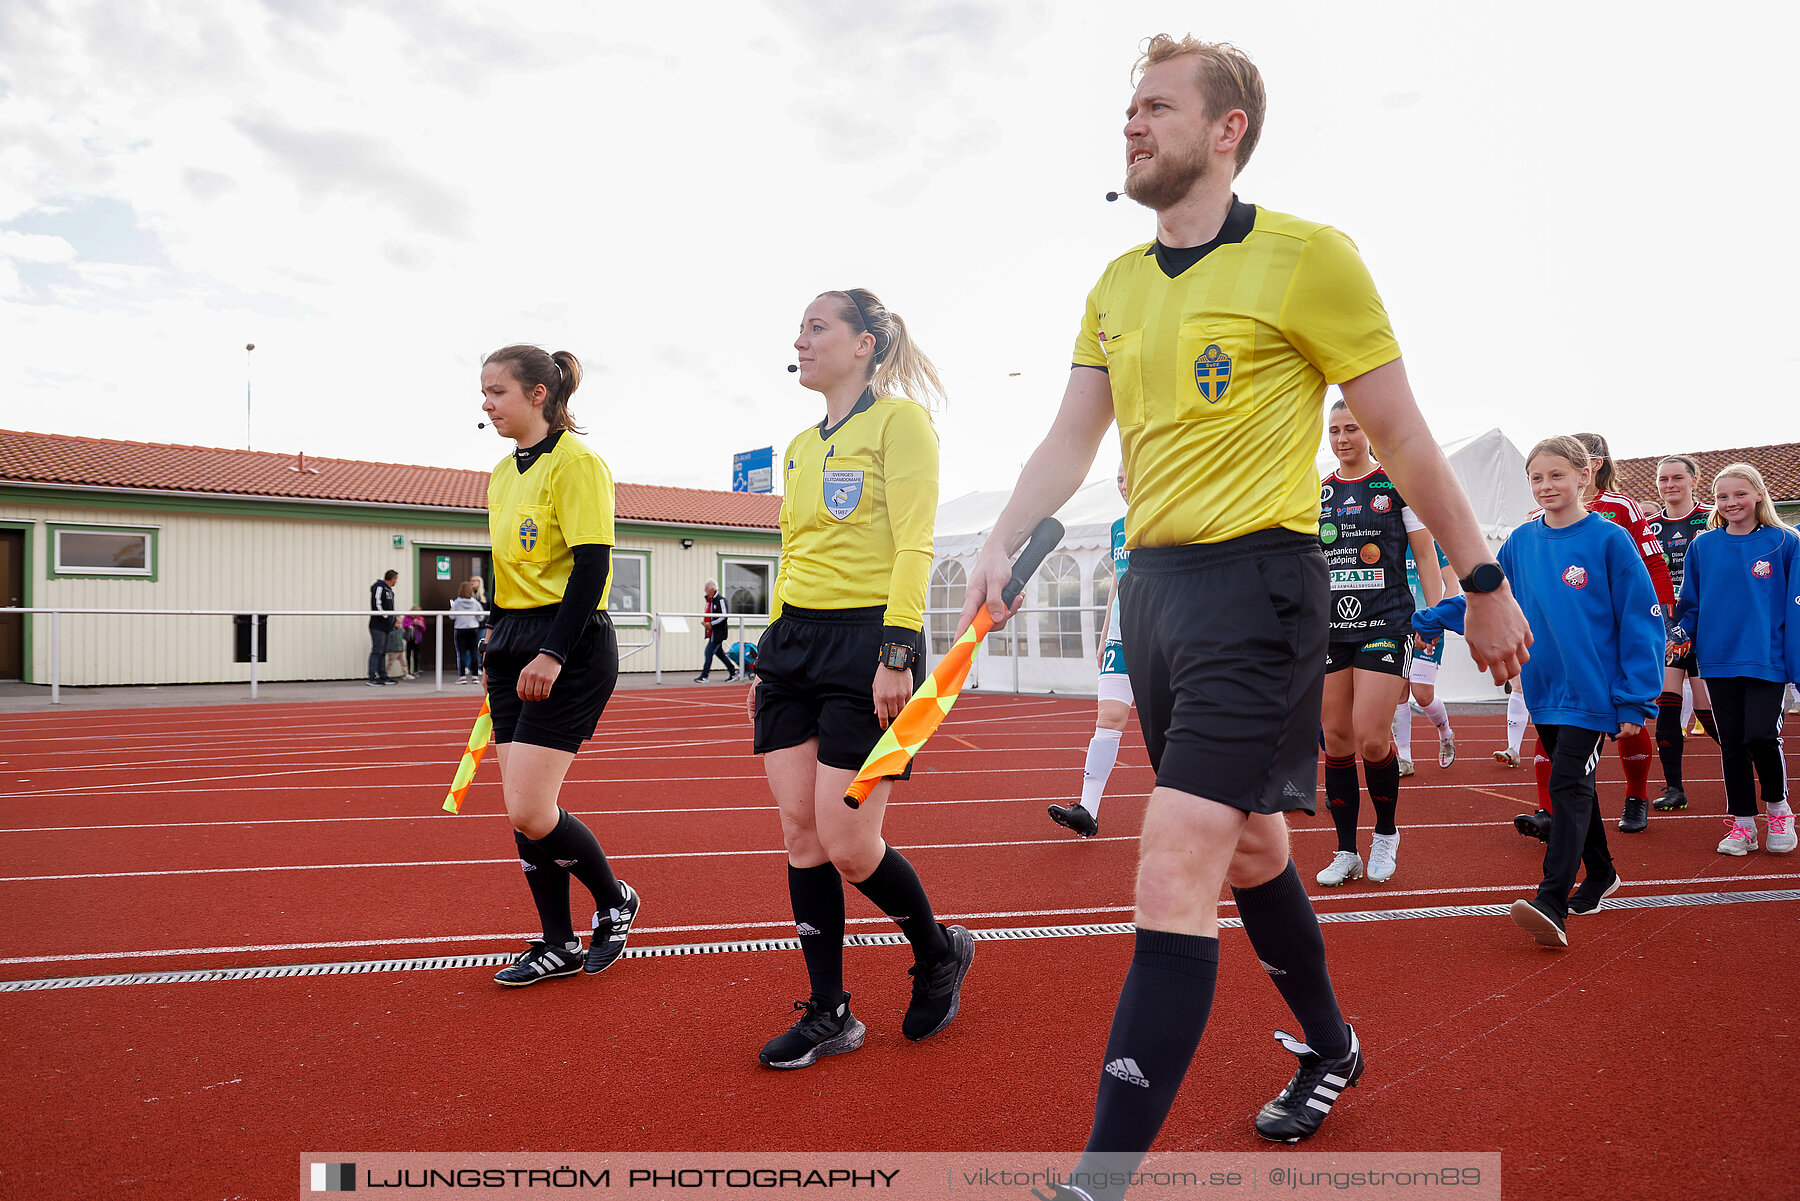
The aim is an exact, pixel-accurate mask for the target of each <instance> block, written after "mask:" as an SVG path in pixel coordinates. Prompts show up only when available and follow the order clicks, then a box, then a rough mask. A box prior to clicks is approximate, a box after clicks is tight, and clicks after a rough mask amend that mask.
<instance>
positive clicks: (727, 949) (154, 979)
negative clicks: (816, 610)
mask: <svg viewBox="0 0 1800 1201" xmlns="http://www.w3.org/2000/svg"><path fill="white" fill-rule="evenodd" d="M1782 901H1800V890H1788V891H1783V892H1755V893H1695V894H1674V895H1667V896H1659V897H1627V898H1625V899H1623V900H1622V901H1619V902H1617V903H1616V904H1615V907H1616V908H1618V909H1651V908H1655V909H1662V908H1670V907H1675V906H1702V905H1742V904H1757V903H1767V902H1782ZM1506 912H1507V907H1506V906H1504V905H1459V906H1452V907H1433V908H1429V909H1387V910H1359V911H1356V912H1352V913H1331V914H1321V915H1320V916H1319V920H1320V921H1321V922H1323V923H1326V924H1339V923H1365V922H1392V921H1410V920H1421V919H1424V920H1429V919H1435V918H1444V917H1500V916H1503V915H1504V914H1505V913H1506ZM1242 924H1243V923H1242V922H1241V921H1240V920H1239V919H1237V918H1222V919H1220V921H1219V926H1220V927H1221V928H1222V929H1234V928H1237V927H1240V926H1242ZM1666 924H1667V923H1666ZM1666 924H1665V925H1666ZM1135 930H1136V927H1135V926H1133V925H1132V924H1131V923H1130V922H1107V923H1103V924H1098V925H1081V926H1023V927H1013V928H1010V929H994V928H987V929H976V930H971V931H970V934H971V935H973V936H974V937H975V938H976V939H979V940H982V941H1013V940H1019V939H1039V938H1079V937H1087V936H1093V935H1105V934H1130V933H1133V932H1135ZM905 941H906V938H905V936H904V935H902V934H897V933H874V934H856V935H851V936H849V937H848V938H846V939H845V945H846V946H858V947H866V946H895V945H899V944H902V943H904V942H905ZM1643 941H1647V940H1640V942H1639V943H1638V944H1634V945H1633V947H1632V948H1628V950H1629V949H1635V948H1636V946H1637V945H1641V944H1642V942H1643ZM799 945H800V940H799V939H797V938H761V939H750V940H744V941H737V942H709V943H685V944H683V943H676V944H670V943H663V944H659V945H656V946H639V947H631V948H628V949H627V950H626V951H625V953H624V955H623V958H626V959H660V958H665V957H671V956H685V955H710V954H722V953H727V954H728V953H731V952H755V951H792V950H795V949H797V948H798V947H799ZM1624 953H1625V952H1621V953H1620V955H1623V954H1624ZM1619 957H1620V956H1618V955H1615V956H1614V957H1613V958H1614V959H1615V960H1616V959H1617V958H1619ZM512 959H513V954H512V952H510V951H508V952H502V953H498V954H468V955H449V956H436V957H434V958H430V959H387V960H372V961H370V960H365V961H362V962H352V963H302V964H283V965H279V966H273V965H272V966H268V967H248V968H210V969H201V970H197V971H163V972H136V973H120V974H111V975H104V976H68V977H61V978H51V979H36V980H7V981H0V992H43V991H51V990H59V989H68V988H96V987H108V986H115V985H129V984H201V983H214V982H219V981H225V980H261V979H270V978H274V977H295V976H299V977H311V976H339V975H359V974H365V973H370V972H396V971H442V970H447V969H458V968H470V967H498V966H501V965H503V964H506V963H510V962H511V961H512ZM1608 962H1609V963H1610V962H1612V961H1611V960H1609V961H1608ZM1534 974H1538V973H1534ZM1590 974H1591V973H1590ZM1569 987H1573V985H1572V984H1571V985H1567V986H1565V988H1564V989H1561V990H1558V992H1559V993H1560V992H1563V991H1567V988H1569ZM1546 999H1548V998H1546ZM1542 1003H1543V1002H1539V1004H1542ZM1508 1020H1509V1021H1511V1020H1515V1019H1508ZM1501 1024H1502V1025H1505V1024H1506V1023H1501ZM1496 1028H1498V1027H1496ZM1465 1045H1466V1044H1465ZM1457 1049H1458V1050H1460V1049H1461V1048H1457ZM1452 1053H1454V1052H1452Z"/></svg>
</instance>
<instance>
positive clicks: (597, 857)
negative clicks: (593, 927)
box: [532, 808, 625, 913]
mask: <svg viewBox="0 0 1800 1201" xmlns="http://www.w3.org/2000/svg"><path fill="white" fill-rule="evenodd" d="M556 812H557V814H558V816H557V819H556V828H555V829H554V830H552V831H550V833H548V834H546V835H544V836H543V837H542V838H540V839H537V840H536V841H535V842H533V843H532V846H533V847H535V848H536V849H537V850H539V851H540V852H542V853H543V854H546V855H548V856H550V858H551V859H553V860H555V862H556V863H558V864H559V865H561V866H562V867H566V868H568V869H569V874H570V875H571V876H574V877H575V878H576V879H577V880H580V881H581V883H582V886H583V887H584V888H586V889H587V890H588V891H589V892H591V893H593V894H594V907H595V908H596V909H611V908H612V907H613V906H615V905H617V904H618V903H619V902H621V901H623V900H624V899H625V890H624V889H622V888H620V887H619V881H618V880H617V879H616V878H615V877H614V876H613V872H612V864H610V863H608V862H607V861H606V852H605V851H602V850H601V849H600V843H599V840H597V839H596V838H595V837H594V832H593V831H592V830H590V829H588V828H587V827H586V826H584V825H582V824H581V820H580V819H579V818H576V817H574V816H572V815H571V814H570V813H569V811H568V810H567V809H560V808H559V809H558V810H557V811H556ZM563 887H564V888H565V889H566V888H567V887H568V886H567V885H566V884H565V885H564V886H563ZM563 908H564V912H565V913H566V912H567V911H568V905H567V902H565V903H564V907H563Z"/></svg>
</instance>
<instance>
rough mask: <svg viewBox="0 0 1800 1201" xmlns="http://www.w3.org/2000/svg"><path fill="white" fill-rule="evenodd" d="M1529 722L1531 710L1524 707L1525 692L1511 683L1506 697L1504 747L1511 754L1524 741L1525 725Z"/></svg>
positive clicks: (1517, 750)
mask: <svg viewBox="0 0 1800 1201" xmlns="http://www.w3.org/2000/svg"><path fill="white" fill-rule="evenodd" d="M1530 724H1531V710H1530V709H1527V708H1526V707H1525V694H1524V693H1522V692H1520V691H1519V686H1518V685H1517V684H1514V685H1513V691H1512V695H1511V696H1509V697H1507V698H1506V748H1507V749H1508V750H1510V751H1511V752H1512V753H1513V754H1515V755H1517V754H1518V753H1519V744H1520V743H1522V742H1524V741H1525V727H1526V726H1528V725H1530Z"/></svg>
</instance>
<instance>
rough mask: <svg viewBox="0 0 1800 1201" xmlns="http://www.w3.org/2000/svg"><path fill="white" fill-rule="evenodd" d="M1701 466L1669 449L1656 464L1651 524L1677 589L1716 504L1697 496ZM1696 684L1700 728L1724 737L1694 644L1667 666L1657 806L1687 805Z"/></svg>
mask: <svg viewBox="0 0 1800 1201" xmlns="http://www.w3.org/2000/svg"><path fill="white" fill-rule="evenodd" d="M1699 474H1700V471H1699V467H1698V465H1697V464H1696V463H1695V462H1694V460H1692V459H1690V458H1688V457H1687V456H1686V455H1669V456H1668V457H1667V458H1665V459H1663V461H1662V462H1660V463H1658V464H1657V465H1656V494H1657V495H1658V496H1659V497H1661V498H1662V502H1663V507H1662V511H1661V512H1657V513H1652V514H1650V516H1649V517H1648V518H1647V519H1646V521H1645V524H1646V526H1647V527H1648V528H1649V530H1650V533H1651V534H1653V535H1654V536H1655V537H1656V538H1657V540H1658V541H1660V542H1661V543H1662V547H1663V555H1664V557H1666V558H1667V559H1668V561H1669V578H1670V581H1671V582H1672V583H1673V584H1674V586H1675V591H1676V593H1677V594H1679V593H1680V592H1681V568H1682V564H1684V563H1685V562H1686V561H1687V548H1688V543H1690V542H1692V541H1693V540H1694V539H1695V538H1696V537H1697V536H1698V535H1699V534H1700V533H1701V531H1703V530H1705V529H1706V522H1707V519H1708V518H1709V517H1711V516H1712V506H1711V505H1703V504H1701V503H1699V502H1698V501H1697V500H1695V499H1694V484H1695V481H1696V479H1697V477H1698V476H1699ZM1684 680H1685V681H1686V682H1687V685H1688V687H1690V688H1691V689H1692V690H1693V696H1694V716H1695V717H1697V718H1699V719H1700V728H1701V729H1703V730H1705V731H1706V732H1707V734H1708V735H1709V736H1711V738H1712V740H1713V741H1714V742H1717V741H1718V740H1719V728H1718V726H1716V725H1714V724H1713V712H1712V698H1711V697H1710V696H1708V695H1707V692H1706V685H1705V684H1704V683H1702V682H1701V679H1700V665H1699V664H1698V663H1697V662H1696V661H1695V659H1694V652H1693V649H1692V648H1691V647H1690V648H1689V650H1688V652H1687V654H1685V655H1682V656H1681V657H1680V658H1678V659H1671V660H1669V661H1668V663H1667V665H1666V666H1665V667H1664V668H1663V690H1662V695H1661V696H1659V697H1657V698H1656V753H1657V756H1658V757H1659V758H1660V759H1661V760H1662V768H1663V792H1662V795H1661V796H1659V797H1657V798H1656V799H1655V800H1654V801H1652V802H1650V803H1651V805H1652V806H1653V807H1655V808H1656V809H1658V810H1661V811H1663V812H1665V813H1666V812H1668V811H1670V810H1673V809H1686V808H1687V793H1685V792H1683V791H1682V788H1681V751H1682V743H1683V742H1684V741H1685V733H1684V729H1683V728H1684V727H1685V726H1686V725H1687V723H1686V722H1685V721H1683V720H1682V698H1681V689H1682V682H1683V681H1684Z"/></svg>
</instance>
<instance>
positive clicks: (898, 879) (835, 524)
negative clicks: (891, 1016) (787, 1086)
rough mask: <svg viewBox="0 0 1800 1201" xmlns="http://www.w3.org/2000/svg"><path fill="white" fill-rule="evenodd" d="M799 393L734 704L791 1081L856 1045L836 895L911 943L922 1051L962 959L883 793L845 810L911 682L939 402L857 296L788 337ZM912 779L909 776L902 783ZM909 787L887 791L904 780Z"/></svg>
mask: <svg viewBox="0 0 1800 1201" xmlns="http://www.w3.org/2000/svg"><path fill="white" fill-rule="evenodd" d="M794 349H795V351H797V352H798V356H797V357H798V367H799V372H800V383H801V384H802V385H803V386H804V387H807V388H811V389H812V390H813V391H815V392H818V393H821V394H823V396H824V397H825V416H824V419H823V420H821V421H820V422H819V424H817V425H815V426H809V427H808V428H807V429H806V430H804V431H803V432H802V433H801V434H799V435H798V436H797V437H796V438H795V439H794V440H793V441H792V442H791V443H789V445H788V448H787V453H786V455H785V462H786V467H785V472H786V474H785V477H784V478H785V480H786V487H785V488H784V489H783V499H782V505H781V568H780V570H779V572H778V573H777V575H776V577H775V594H774V598H773V599H772V601H771V602H770V605H769V609H770V616H771V622H770V625H769V628H768V629H767V630H766V631H764V633H763V636H762V640H761V642H760V643H759V644H758V647H757V656H756V674H757V683H756V685H755V687H753V688H752V689H751V690H750V700H749V708H750V716H751V720H752V721H753V722H754V723H755V727H756V742H755V747H756V753H757V754H759V755H761V756H763V767H764V770H765V771H766V772H767V774H768V777H769V790H770V791H771V792H772V793H774V795H775V803H776V805H777V806H778V807H779V808H780V810H781V831H782V836H783V838H784V839H785V841H786V844H787V856H788V869H787V875H788V896H789V898H790V899H791V900H792V902H793V906H794V925H795V928H796V929H797V930H798V932H799V935H800V952H801V954H802V955H803V956H804V957H805V959H806V974H807V977H808V980H809V982H810V984H811V990H812V995H811V996H810V997H809V998H808V999H807V1000H805V1001H803V1002H797V1003H796V1004H795V1006H794V1008H795V1009H797V1010H800V1011H801V1017H800V1019H799V1021H797V1022H795V1023H794V1025H793V1027H792V1028H791V1029H790V1030H788V1031H787V1033H785V1034H782V1035H780V1036H779V1037H777V1038H775V1039H773V1040H772V1041H770V1042H769V1044H768V1045H767V1046H765V1047H763V1049H762V1052H761V1054H760V1056H759V1058H760V1059H761V1061H762V1062H763V1063H764V1064H765V1065H766V1066H768V1067H772V1068H804V1067H808V1066H810V1065H811V1064H813V1063H814V1062H815V1061H817V1060H818V1059H819V1058H820V1057H821V1056H825V1055H840V1054H843V1053H844V1052H846V1051H854V1050H856V1049H857V1048H858V1047H860V1046H862V1042H863V1035H864V1027H863V1024H862V1023H861V1022H860V1021H858V1020H857V1019H856V1018H855V1017H854V1016H853V1015H852V1014H851V1012H850V994H849V993H847V992H845V991H844V881H845V880H849V881H850V882H851V883H852V884H854V885H855V886H856V887H857V888H858V889H860V890H861V891H862V894H863V895H864V896H866V897H868V898H869V900H871V901H873V902H874V903H875V905H876V906H877V907H879V908H880V910H881V911H882V912H883V913H885V914H887V915H888V916H889V917H891V918H893V919H894V921H895V922H896V923H898V925H899V926H900V929H901V932H902V933H904V934H905V935H906V938H907V941H908V942H910V943H911V944H912V950H913V960H914V962H913V966H912V967H911V968H910V969H908V972H909V974H910V975H911V976H912V978H913V983H912V1002H911V1004H909V1005H908V1006H907V1009H906V1017H905V1019H904V1020H903V1021H902V1022H901V1026H900V1029H901V1032H902V1033H903V1034H905V1035H906V1037H907V1038H909V1039H912V1040H914V1041H917V1040H919V1039H923V1038H929V1037H930V1036H931V1035H933V1034H936V1033H937V1032H938V1031H940V1030H942V1029H943V1028H944V1027H945V1026H948V1025H949V1024H950V1020H951V1019H952V1018H954V1017H955V1016H956V1011H957V1007H958V1005H959V1003H960V1000H961V994H962V982H963V976H964V975H965V974H966V973H967V972H968V970H969V961H970V958H971V957H972V956H973V955H974V952H975V943H974V940H973V939H972V938H971V937H970V935H969V932H968V931H967V930H965V929H963V928H962V927H961V926H951V927H950V928H949V929H945V928H944V927H943V926H942V925H941V924H940V923H939V922H938V921H937V919H936V918H935V917H934V916H933V914H932V909H931V901H930V900H929V899H928V898H927V897H926V895H925V889H924V886H923V885H921V884H920V883H919V877H918V874H917V873H915V872H914V871H913V869H912V865H911V864H910V863H908V862H907V861H906V859H905V857H903V856H902V855H901V854H900V852H898V851H896V850H895V849H894V848H893V847H890V846H888V845H887V844H886V843H885V842H883V841H882V837H881V819H882V815H883V813H884V812H885V810H886V808H887V798H888V791H889V787H890V785H889V782H888V781H885V780H884V781H882V782H881V783H880V784H878V785H876V787H875V789H874V791H873V792H871V793H870V794H869V797H868V799H867V800H865V801H864V802H863V803H862V807H861V808H859V809H852V808H850V807H849V806H848V805H846V804H845V803H844V790H845V789H846V788H847V787H848V786H849V784H850V781H851V780H852V779H854V778H855V776H856V773H857V771H858V770H859V769H861V767H862V765H863V761H864V760H865V759H866V758H867V757H868V754H869V752H870V751H871V750H872V749H874V746H875V743H876V742H877V741H879V740H880V738H881V732H882V730H884V729H885V728H886V727H887V725H888V723H889V722H891V721H893V719H894V718H895V716H897V715H898V714H899V712H900V710H901V709H902V708H903V707H905V705H906V702H907V699H908V698H909V697H910V696H911V695H912V693H913V690H914V688H915V687H917V685H918V684H919V683H920V682H921V681H922V680H923V678H924V674H925V665H924V663H923V662H922V661H921V654H922V652H923V649H924V637H923V635H922V633H921V627H922V626H923V624H924V607H925V587H926V581H927V579H928V577H929V573H930V571H931V530H932V525H933V522H934V521H935V519H936V516H937V495H938V447H937V434H936V431H934V430H933V429H932V425H931V416H930V414H928V413H927V412H926V411H925V408H924V407H923V406H922V405H921V404H919V403H918V402H917V401H916V400H911V399H907V398H908V397H909V396H913V397H919V396H932V395H938V396H941V395H942V387H941V386H940V385H939V383H938V378H937V371H936V369H935V368H933V367H932V365H931V361H930V360H929V359H927V358H926V357H925V356H924V354H922V353H921V352H920V351H919V350H918V348H917V347H915V346H914V345H913V343H912V340H911V339H910V338H909V337H908V335H907V332H906V326H905V325H904V324H903V323H902V322H901V320H900V318H899V317H898V316H897V315H896V314H894V313H892V312H889V311H888V309H887V308H886V306H884V305H883V304H882V303H881V301H880V300H879V299H877V298H876V296H875V294H874V293H872V292H870V291H868V290H867V289H866V288H851V289H849V290H848V291H843V292H826V293H824V294H822V295H821V296H819V297H818V299H816V300H814V301H813V302H812V304H811V305H809V306H808V307H807V309H806V313H805V315H804V316H803V317H802V318H801V321H800V335H799V337H797V338H795V339H794ZM910 770H911V768H910V767H909V768H908V772H910ZM906 774H907V773H902V774H901V776H900V778H901V779H905V778H906Z"/></svg>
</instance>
